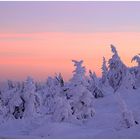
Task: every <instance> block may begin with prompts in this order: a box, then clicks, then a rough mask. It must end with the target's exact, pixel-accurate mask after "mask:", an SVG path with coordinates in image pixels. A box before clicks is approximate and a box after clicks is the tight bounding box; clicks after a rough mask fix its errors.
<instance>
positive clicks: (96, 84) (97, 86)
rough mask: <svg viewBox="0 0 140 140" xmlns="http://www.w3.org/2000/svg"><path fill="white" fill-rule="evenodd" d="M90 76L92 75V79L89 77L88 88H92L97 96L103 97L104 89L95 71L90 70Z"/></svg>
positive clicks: (92, 91) (91, 90)
mask: <svg viewBox="0 0 140 140" xmlns="http://www.w3.org/2000/svg"><path fill="white" fill-rule="evenodd" d="M89 76H90V79H89V86H88V89H89V90H90V92H91V93H92V95H93V96H94V97H95V98H99V97H103V96H104V95H103V91H102V88H101V86H100V83H99V80H98V78H97V76H96V74H95V72H94V73H92V72H91V70H90V71H89Z"/></svg>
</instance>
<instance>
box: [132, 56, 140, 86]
mask: <svg viewBox="0 0 140 140" xmlns="http://www.w3.org/2000/svg"><path fill="white" fill-rule="evenodd" d="M132 61H136V62H137V63H138V65H137V66H135V67H132V68H131V73H132V74H133V75H134V76H135V88H140V54H138V55H136V56H134V57H133V58H132V60H131V62H132Z"/></svg>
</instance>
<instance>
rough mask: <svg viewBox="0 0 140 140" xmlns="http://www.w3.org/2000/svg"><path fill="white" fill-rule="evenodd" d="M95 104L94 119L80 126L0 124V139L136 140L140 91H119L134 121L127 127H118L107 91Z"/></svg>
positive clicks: (139, 129)
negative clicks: (100, 139) (113, 139)
mask: <svg viewBox="0 0 140 140" xmlns="http://www.w3.org/2000/svg"><path fill="white" fill-rule="evenodd" d="M108 91H110V92H108V93H106V94H105V96H104V97H103V98H98V99H96V101H95V110H96V114H95V116H94V117H93V118H92V119H90V120H88V121H87V122H83V123H77V124H76V123H66V122H59V123H58V122H50V121H48V118H40V119H39V118H38V119H37V120H34V121H33V122H31V121H29V120H22V121H21V120H14V121H13V120H12V121H10V120H9V121H8V122H6V123H3V124H1V126H0V138H55V139H57V138H81V139H82V138H86V139H88V138H127V139H129V138H133V139H135V138H140V89H138V90H132V91H130V90H121V92H120V95H121V97H122V98H123V99H125V102H126V104H127V106H128V108H129V109H131V111H132V112H133V115H134V118H135V120H136V121H137V122H138V123H139V124H136V125H135V126H133V127H131V128H124V127H123V126H122V122H121V121H122V120H121V114H120V110H119V106H118V103H117V100H116V98H115V96H114V93H113V92H112V91H111V90H108Z"/></svg>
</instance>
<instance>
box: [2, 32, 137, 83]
mask: <svg viewBox="0 0 140 140" xmlns="http://www.w3.org/2000/svg"><path fill="white" fill-rule="evenodd" d="M110 44H114V45H115V46H116V48H117V50H118V53H119V55H120V57H121V58H122V60H123V61H124V63H125V64H126V65H128V66H132V65H134V64H135V63H134V64H131V58H132V57H133V56H134V55H136V54H138V53H139V52H140V33H139V32H109V33H106V32H97V33H70V32H44V33H43V32H42V33H30V34H27V33H26V34H19V33H18V34H16V33H8V34H7V33H5V34H0V67H1V72H0V77H1V80H5V79H9V78H10V79H14V80H15V79H25V78H26V76H27V75H31V76H33V77H34V78H35V79H39V80H42V79H43V80H44V79H46V78H47V76H48V75H50V76H53V75H54V74H55V72H61V73H62V74H63V76H64V78H65V79H69V78H70V76H71V75H72V71H73V69H74V67H73V64H72V62H71V60H72V59H76V60H80V59H83V60H84V65H85V66H86V68H87V71H88V70H89V69H91V70H92V71H95V72H96V73H97V75H98V76H101V69H100V68H101V65H102V57H103V56H105V57H106V58H107V59H109V58H110V57H111V55H112V54H111V50H110Z"/></svg>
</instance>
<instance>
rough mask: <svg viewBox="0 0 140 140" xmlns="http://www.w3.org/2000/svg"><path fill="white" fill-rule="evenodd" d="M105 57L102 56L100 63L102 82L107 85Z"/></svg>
mask: <svg viewBox="0 0 140 140" xmlns="http://www.w3.org/2000/svg"><path fill="white" fill-rule="evenodd" d="M106 63H107V62H106V59H105V57H103V64H102V68H101V69H102V79H101V80H102V84H104V85H108V78H107V74H108V67H107V64H106Z"/></svg>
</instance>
